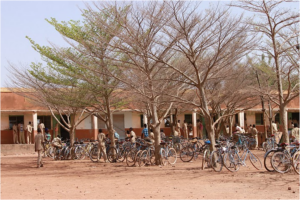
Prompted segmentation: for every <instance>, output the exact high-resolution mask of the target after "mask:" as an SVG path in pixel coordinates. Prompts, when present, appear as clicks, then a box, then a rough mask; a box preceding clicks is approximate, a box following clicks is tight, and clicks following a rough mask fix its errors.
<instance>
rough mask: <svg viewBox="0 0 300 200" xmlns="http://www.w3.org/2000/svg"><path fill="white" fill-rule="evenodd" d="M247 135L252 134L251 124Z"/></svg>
mask: <svg viewBox="0 0 300 200" xmlns="http://www.w3.org/2000/svg"><path fill="white" fill-rule="evenodd" d="M248 133H252V125H251V124H250V125H249V128H248Z"/></svg>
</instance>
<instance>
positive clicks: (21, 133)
mask: <svg viewBox="0 0 300 200" xmlns="http://www.w3.org/2000/svg"><path fill="white" fill-rule="evenodd" d="M18 130H19V142H20V144H25V135H24V125H23V122H21V123H19V124H18Z"/></svg>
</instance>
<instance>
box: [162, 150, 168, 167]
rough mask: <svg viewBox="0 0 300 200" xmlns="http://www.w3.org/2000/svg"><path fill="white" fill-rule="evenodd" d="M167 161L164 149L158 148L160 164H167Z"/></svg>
mask: <svg viewBox="0 0 300 200" xmlns="http://www.w3.org/2000/svg"><path fill="white" fill-rule="evenodd" d="M167 162H168V160H167V155H166V150H165V149H163V148H161V149H160V164H161V165H163V166H165V165H167Z"/></svg>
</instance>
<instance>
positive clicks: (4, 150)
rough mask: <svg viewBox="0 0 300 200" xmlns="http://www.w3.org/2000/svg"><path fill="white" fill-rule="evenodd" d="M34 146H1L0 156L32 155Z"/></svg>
mask: <svg viewBox="0 0 300 200" xmlns="http://www.w3.org/2000/svg"><path fill="white" fill-rule="evenodd" d="M34 152H35V151H34V144H1V155H3V156H6V155H20V154H31V153H34Z"/></svg>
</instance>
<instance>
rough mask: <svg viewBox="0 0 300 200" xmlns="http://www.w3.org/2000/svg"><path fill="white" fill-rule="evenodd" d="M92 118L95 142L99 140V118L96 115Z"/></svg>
mask: <svg viewBox="0 0 300 200" xmlns="http://www.w3.org/2000/svg"><path fill="white" fill-rule="evenodd" d="M91 117H92V126H93V127H92V129H93V132H94V140H97V136H98V118H97V117H96V116H94V115H92V116H91Z"/></svg>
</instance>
